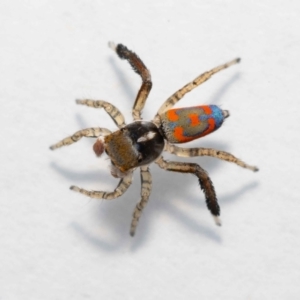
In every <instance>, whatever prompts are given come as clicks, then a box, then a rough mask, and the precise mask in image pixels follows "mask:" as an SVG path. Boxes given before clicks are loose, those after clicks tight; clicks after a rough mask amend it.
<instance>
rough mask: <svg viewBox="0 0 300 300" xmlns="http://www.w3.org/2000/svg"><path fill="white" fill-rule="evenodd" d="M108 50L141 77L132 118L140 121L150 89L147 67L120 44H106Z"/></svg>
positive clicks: (150, 82)
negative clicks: (124, 60)
mask: <svg viewBox="0 0 300 300" xmlns="http://www.w3.org/2000/svg"><path fill="white" fill-rule="evenodd" d="M108 45H109V46H110V48H112V49H113V50H114V51H116V53H117V54H118V56H119V57H120V58H121V59H126V60H127V61H128V62H129V64H130V65H131V67H132V69H133V70H134V71H135V72H136V73H137V74H139V75H140V76H141V78H142V85H141V87H140V90H139V92H138V94H137V96H136V99H135V102H134V105H133V109H132V116H133V119H134V120H141V112H142V109H143V108H144V106H145V103H146V100H147V97H148V95H149V93H150V90H151V88H152V81H151V74H150V71H149V70H148V69H147V67H146V66H145V65H144V63H143V62H142V60H141V59H140V58H139V57H138V56H137V55H136V54H135V53H134V52H132V51H131V50H129V49H127V47H126V46H124V45H122V44H118V45H115V44H114V43H111V42H110V43H109V44H108Z"/></svg>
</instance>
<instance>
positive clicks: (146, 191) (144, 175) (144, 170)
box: [130, 166, 152, 236]
mask: <svg viewBox="0 0 300 300" xmlns="http://www.w3.org/2000/svg"><path fill="white" fill-rule="evenodd" d="M140 169H141V184H142V188H141V197H142V198H141V200H140V202H139V203H138V204H137V205H136V207H135V210H134V212H133V218H132V222H131V227H130V235H131V236H134V234H135V230H136V227H137V224H138V222H139V219H140V217H141V214H142V211H143V209H144V208H145V206H146V205H147V203H148V199H149V196H150V193H151V188H152V177H151V174H150V172H149V168H148V167H147V166H143V167H141V168H140Z"/></svg>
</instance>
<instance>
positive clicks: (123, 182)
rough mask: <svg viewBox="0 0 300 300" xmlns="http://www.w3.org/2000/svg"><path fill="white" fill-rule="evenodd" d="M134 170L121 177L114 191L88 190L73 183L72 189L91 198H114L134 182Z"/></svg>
mask: <svg viewBox="0 0 300 300" xmlns="http://www.w3.org/2000/svg"><path fill="white" fill-rule="evenodd" d="M132 174H133V173H132V172H131V173H129V174H127V175H126V176H125V177H123V178H122V179H120V181H119V184H118V186H117V187H116V188H115V189H114V191H113V192H105V191H87V190H85V189H81V188H79V187H77V186H74V185H72V186H71V187H70V189H71V190H72V191H75V192H78V193H81V194H83V195H86V196H88V197H91V198H97V199H105V200H112V199H115V198H118V197H120V196H122V195H123V194H124V193H125V192H126V191H127V189H128V188H129V187H130V185H131V182H132Z"/></svg>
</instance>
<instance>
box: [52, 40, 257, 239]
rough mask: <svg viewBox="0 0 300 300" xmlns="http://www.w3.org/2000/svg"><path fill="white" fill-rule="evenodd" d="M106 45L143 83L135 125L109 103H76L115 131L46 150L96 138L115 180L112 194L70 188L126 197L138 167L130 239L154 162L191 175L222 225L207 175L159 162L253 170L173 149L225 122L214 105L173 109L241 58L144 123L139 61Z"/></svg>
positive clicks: (96, 130) (206, 151)
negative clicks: (206, 162)
mask: <svg viewBox="0 0 300 300" xmlns="http://www.w3.org/2000/svg"><path fill="white" fill-rule="evenodd" d="M109 45H110V47H111V48H112V49H113V50H115V51H116V53H117V55H118V56H119V57H120V58H121V59H125V60H127V61H128V62H129V64H130V65H131V66H132V68H133V70H134V71H135V72H136V73H137V74H138V75H140V76H141V78H142V85H141V87H140V89H139V91H138V93H137V96H136V99H135V102H134V105H133V110H132V115H133V119H134V122H133V123H130V124H128V125H126V123H125V119H124V117H123V115H122V113H121V112H120V111H119V110H118V109H117V108H116V107H115V106H114V105H112V104H111V103H109V102H106V101H103V100H89V99H85V100H76V103H77V104H81V105H86V106H89V107H94V108H103V109H105V111H106V112H107V113H108V115H109V116H110V117H111V118H112V120H113V121H114V122H115V124H116V125H117V127H118V128H119V129H118V130H117V131H115V132H111V131H110V130H109V129H106V128H104V127H93V128H87V129H83V130H80V131H78V132H76V133H75V134H73V135H72V136H69V137H67V138H64V139H63V140H61V141H60V142H58V143H56V144H54V145H52V146H51V147H50V149H51V150H55V149H57V148H60V147H62V146H66V145H71V144H73V143H75V142H77V141H78V140H80V139H81V138H82V137H91V138H97V140H96V143H95V144H94V147H93V150H94V152H95V154H96V155H97V156H100V155H102V153H103V152H104V151H105V152H106V154H107V155H108V157H109V158H110V160H111V174H112V176H114V177H117V178H120V181H119V184H118V186H117V187H116V188H115V189H114V190H113V191H112V192H106V191H88V190H85V189H83V188H79V187H77V186H71V187H70V189H71V190H73V191H76V192H79V193H81V194H84V195H86V196H89V197H92V198H98V199H106V200H111V199H115V198H117V197H120V196H121V195H122V194H124V193H125V192H126V190H127V189H128V188H129V186H130V185H131V182H132V174H133V171H134V170H135V169H136V168H139V169H140V175H141V199H140V201H139V202H138V204H137V205H136V208H135V210H134V213H133V218H132V222H131V227H130V235H131V236H133V235H134V234H135V230H136V227H137V224H138V221H139V219H140V216H141V214H142V211H143V209H144V208H145V206H146V205H147V202H148V199H149V196H150V193H151V188H152V177H151V173H150V170H149V165H150V164H151V163H152V162H154V163H156V164H157V165H158V166H159V167H160V168H162V169H164V170H166V171H171V172H179V173H190V174H193V175H195V176H196V177H197V179H198V181H199V184H200V187H201V189H202V190H203V192H204V196H205V199H206V204H207V208H208V209H209V211H210V212H211V214H212V215H213V217H214V219H215V222H216V224H217V225H221V222H220V219H219V215H220V207H219V204H218V200H217V196H216V192H215V189H214V186H213V183H212V181H211V179H210V177H209V176H208V174H207V172H206V171H205V170H204V169H202V168H201V166H200V165H198V164H196V163H188V162H176V161H167V160H165V159H164V158H163V156H162V152H163V151H167V152H169V153H171V154H174V155H177V156H181V157H195V156H211V157H215V158H218V159H221V160H225V161H228V162H233V163H235V164H237V165H238V166H240V167H243V168H246V169H249V170H252V171H258V168H257V167H255V166H250V165H248V164H246V163H244V162H243V161H241V160H240V159H238V158H236V157H235V156H233V155H232V154H230V153H227V152H225V151H221V150H216V149H211V148H182V147H178V146H175V145H174V144H181V143H186V142H189V141H192V140H194V139H197V138H200V137H203V136H205V135H207V134H209V133H212V132H213V131H215V130H217V129H218V128H220V126H221V125H222V123H223V122H224V120H225V118H227V117H228V116H229V112H228V111H227V110H221V109H220V108H219V107H218V106H216V105H202V106H195V107H185V108H175V109H174V108H172V107H173V106H174V105H175V104H176V103H177V102H178V101H179V100H180V99H181V98H182V97H183V96H184V95H185V94H186V93H188V92H190V91H191V90H193V89H194V88H196V87H197V86H199V85H200V84H202V83H203V82H205V81H207V80H208V79H209V78H210V77H211V76H212V75H213V74H215V73H217V72H219V71H221V70H223V69H225V68H227V67H230V66H232V65H234V64H236V63H238V62H239V61H240V59H235V60H232V61H230V62H228V63H226V64H223V65H220V66H218V67H216V68H213V69H212V70H210V71H207V72H205V73H203V74H201V75H200V76H198V77H196V78H195V79H194V80H193V81H191V82H190V83H188V84H187V85H185V86H184V87H183V88H181V89H180V90H178V91H177V92H175V93H174V94H173V95H171V96H170V97H169V98H168V99H167V100H166V101H165V102H164V103H163V104H162V106H161V107H160V108H159V110H158V112H157V114H156V116H155V117H154V119H153V120H152V121H150V122H149V121H148V122H146V121H142V117H141V112H142V109H143V108H144V105H145V103H146V99H147V97H148V94H149V93H150V90H151V88H152V81H151V75H150V72H149V70H148V69H147V67H146V66H145V65H144V63H143V62H142V60H141V59H140V58H139V57H138V56H137V55H136V54H135V53H134V52H132V51H131V50H129V49H127V48H126V47H125V46H124V45H122V44H118V45H115V44H113V43H110V44H109Z"/></svg>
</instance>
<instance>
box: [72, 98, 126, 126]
mask: <svg viewBox="0 0 300 300" xmlns="http://www.w3.org/2000/svg"><path fill="white" fill-rule="evenodd" d="M76 103H77V104H81V105H86V106H89V107H94V108H104V109H105V111H106V112H107V113H108V114H109V116H110V117H111V118H112V120H113V121H114V122H115V124H116V125H117V126H118V127H119V128H121V127H123V126H125V119H124V116H123V115H122V113H121V112H120V111H119V110H118V109H117V108H116V107H115V106H114V105H112V104H111V103H109V102H105V101H102V100H90V99H83V100H80V99H77V100H76Z"/></svg>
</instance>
